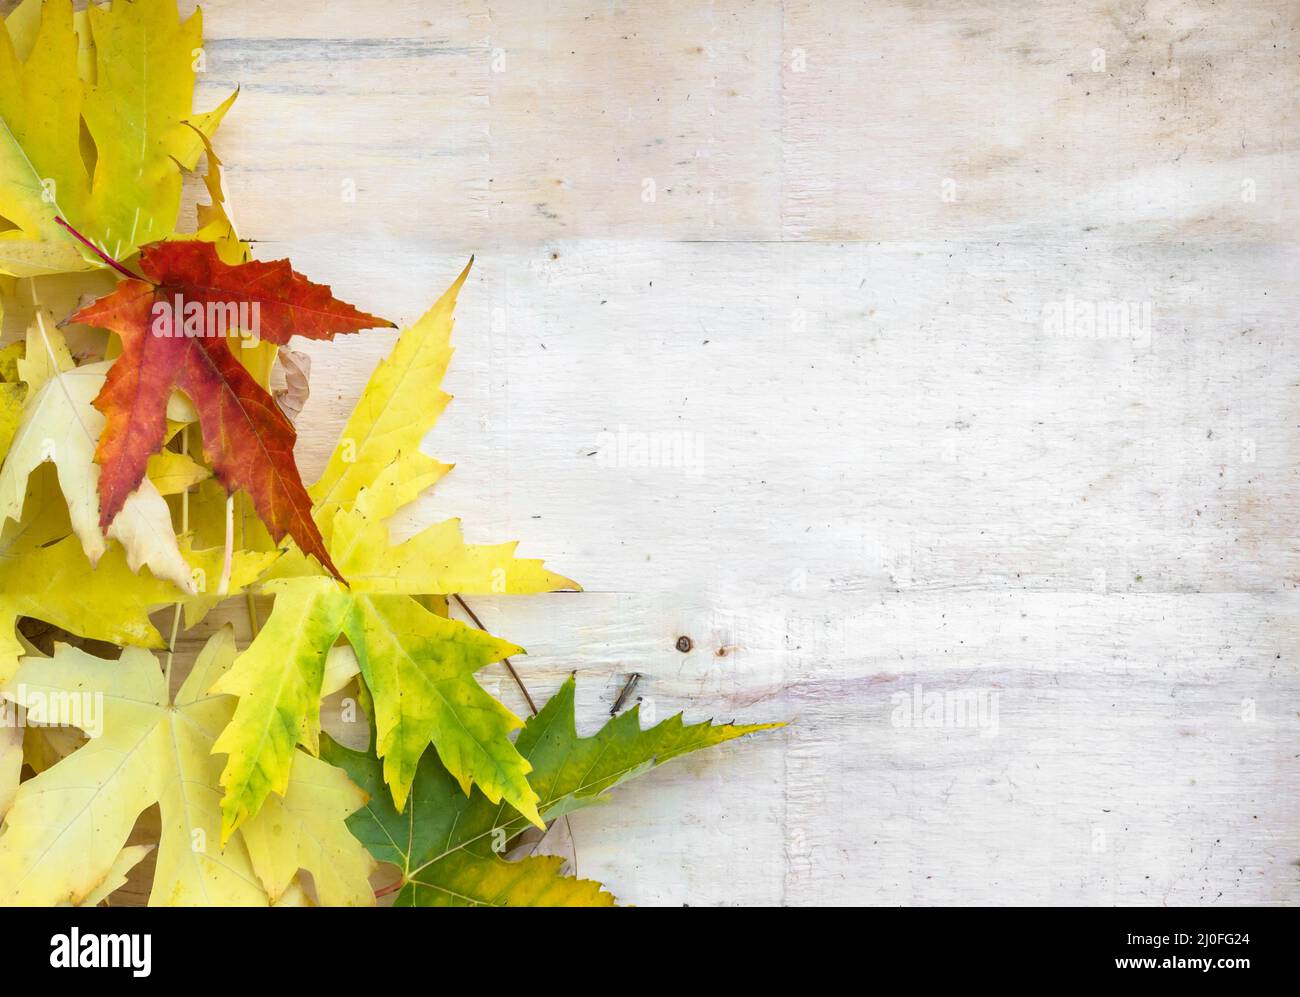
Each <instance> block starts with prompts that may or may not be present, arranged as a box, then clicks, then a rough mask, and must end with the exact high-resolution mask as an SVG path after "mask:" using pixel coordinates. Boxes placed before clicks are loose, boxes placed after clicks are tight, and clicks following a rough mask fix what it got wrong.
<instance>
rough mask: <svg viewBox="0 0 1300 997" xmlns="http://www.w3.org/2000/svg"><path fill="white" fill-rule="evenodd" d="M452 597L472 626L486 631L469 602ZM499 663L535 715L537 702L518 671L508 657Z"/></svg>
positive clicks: (455, 596) (456, 596) (458, 597)
mask: <svg viewBox="0 0 1300 997" xmlns="http://www.w3.org/2000/svg"><path fill="white" fill-rule="evenodd" d="M452 598H453V599H455V600H456V602H457V603H458V604H459V605H460V608H461V609H463V610H465V612H466V613H468V614H469V618H470V619H471V620H473V621H474V626H476V627H478V628H479V629H480V630H483V631H485V632H486V630H487V628H486V627H485V626H483V623H482V621H481V620H479V618H478V616H477V615H475V613H474V610H472V609H470V608H469V603H467V602H466V601H465V600H464V599H462V598H461V597H460V596H458V595H455V594H453V595H452ZM501 663H502V664H504V665H505V666H506V670H507V671H508V672H510V677H511V678H512V679H514V680H515V685H517V686H519V691H520V692H522V693H523V694H524V699H525V700H527V701H528V709H529V710H530V711H531V712H532V715H533V716H537V704H536V703H534V702H533V697H532V694H531V693H529V691H528V686H526V685H524V680H523V679H521V678H520V677H519V673H518V672H517V671H515V666H514V665H512V664H511V663H510V659H509V658H502V659H501Z"/></svg>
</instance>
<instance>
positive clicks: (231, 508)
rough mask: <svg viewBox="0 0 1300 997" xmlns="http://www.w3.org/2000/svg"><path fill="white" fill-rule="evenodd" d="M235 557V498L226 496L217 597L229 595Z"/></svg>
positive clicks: (231, 495)
mask: <svg viewBox="0 0 1300 997" xmlns="http://www.w3.org/2000/svg"><path fill="white" fill-rule="evenodd" d="M234 557H235V496H234V494H233V493H232V494H230V495H227V496H226V554H225V557H224V558H223V559H222V562H221V581H220V582H219V583H218V584H217V595H219V596H221V597H223V598H224V597H225V596H227V595H229V594H230V569H231V564H232V562H233V561H234Z"/></svg>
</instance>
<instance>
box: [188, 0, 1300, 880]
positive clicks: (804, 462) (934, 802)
mask: <svg viewBox="0 0 1300 997" xmlns="http://www.w3.org/2000/svg"><path fill="white" fill-rule="evenodd" d="M204 15H205V19H206V29H207V36H208V39H209V40H208V43H207V53H206V54H207V72H206V75H205V77H204V81H203V85H202V100H201V103H202V104H203V105H204V106H207V105H208V104H211V103H214V102H215V101H216V100H217V99H219V98H220V97H221V96H223V95H224V94H225V93H226V92H228V91H229V89H230V88H232V87H233V86H235V85H238V86H240V87H241V88H242V91H241V95H240V99H239V101H238V102H237V104H236V106H235V108H234V110H233V111H232V113H231V114H230V116H229V117H228V118H227V122H226V124H225V125H224V126H223V128H222V131H221V133H220V134H219V136H218V148H219V150H220V153H221V155H222V157H223V159H224V160H225V161H226V163H227V167H228V172H227V179H228V185H229V187H230V188H231V197H232V199H233V203H234V210H235V215H236V218H237V220H238V221H239V223H240V227H241V231H242V232H243V233H244V234H245V235H246V236H248V237H251V238H255V239H257V240H259V245H258V252H259V255H260V256H261V257H262V258H268V259H269V258H272V257H277V256H283V255H288V256H291V257H292V258H293V260H294V263H295V266H296V267H297V268H298V269H299V270H301V271H303V272H305V273H308V274H310V275H312V277H313V279H316V280H321V281H324V282H328V283H330V284H331V285H332V286H333V287H334V289H335V291H336V292H337V293H339V294H340V295H341V296H343V297H345V298H347V299H348V300H350V301H355V302H356V303H357V304H358V305H359V306H360V307H362V308H365V309H366V310H369V311H375V312H377V313H379V314H383V315H385V316H387V317H389V318H392V319H394V320H396V321H399V322H402V321H409V320H411V319H413V318H415V317H416V316H418V315H419V314H420V312H421V311H422V310H423V309H424V308H425V307H426V306H427V305H428V304H429V303H430V302H431V301H432V300H433V299H434V298H435V297H436V295H437V294H438V293H439V292H440V291H441V290H442V288H443V287H444V286H445V285H446V284H447V283H448V282H449V281H450V280H451V279H452V277H454V275H455V274H456V273H457V272H458V270H459V268H460V267H461V266H462V265H463V262H464V260H465V258H466V257H468V256H469V255H470V254H471V253H476V254H477V263H476V266H475V269H474V272H473V274H472V275H471V277H470V280H469V283H468V284H467V285H466V288H465V290H464V292H463V293H462V296H461V309H460V312H459V318H458V323H457V345H458V352H457V355H456V359H455V361H454V363H453V368H452V371H451V375H450V382H449V385H448V387H449V390H451V391H452V392H453V393H454V394H455V395H456V401H455V402H454V403H453V404H452V406H451V409H450V410H449V412H448V414H447V415H446V416H445V417H444V419H443V421H442V423H441V424H440V425H439V427H438V428H437V429H436V430H435V432H434V434H433V435H432V437H431V438H430V440H429V441H428V443H427V449H428V450H429V452H431V453H434V454H436V455H437V456H438V457H439V458H441V459H444V460H449V461H454V462H456V464H457V468H456V470H455V472H454V473H453V474H452V475H451V476H450V477H449V478H448V479H447V480H446V481H445V482H443V483H441V484H440V485H439V486H438V489H437V493H436V496H434V497H433V498H432V499H430V500H428V501H425V502H422V503H421V504H420V505H419V506H418V508H417V509H416V510H414V512H412V513H411V514H409V515H408V517H407V520H406V523H407V525H408V527H413V526H414V525H416V524H418V523H423V522H428V521H430V520H432V519H433V518H434V517H439V516H445V515H450V514H457V515H463V516H464V518H465V522H466V529H467V533H468V534H469V536H470V538H471V539H474V540H488V539H504V538H519V539H521V540H522V552H523V553H524V554H526V555H532V556H545V557H546V558H547V560H548V561H549V562H550V563H551V564H552V565H553V566H554V567H555V568H556V569H557V570H559V571H562V572H563V573H565V574H567V575H571V576H573V577H575V578H578V579H579V580H581V581H582V582H583V583H584V585H585V586H587V588H588V591H587V592H586V593H583V594H580V595H557V596H550V597H544V598H532V599H509V600H505V599H503V600H500V601H499V602H497V601H493V600H488V599H481V600H476V601H475V608H476V610H478V611H479V613H480V615H482V616H483V618H484V622H485V623H487V624H488V625H489V627H490V628H492V629H493V630H494V631H495V632H497V633H499V634H500V635H501V636H503V637H505V638H507V639H509V640H512V641H515V642H517V643H520V644H522V645H523V646H525V647H527V648H528V650H529V652H530V653H529V655H528V656H527V657H526V658H523V659H521V660H520V661H519V662H518V665H519V667H520V669H521V671H522V673H523V674H524V675H525V677H526V680H527V682H528V683H529V685H530V687H531V688H532V689H533V692H534V694H535V695H538V696H541V697H544V696H546V695H548V694H549V693H550V692H551V691H553V690H554V689H555V688H556V687H557V686H558V684H559V683H560V681H562V679H563V677H564V676H565V675H566V674H567V673H568V672H570V671H573V670H576V671H577V672H578V677H579V685H578V694H579V706H580V711H581V719H582V720H583V721H584V722H585V723H586V724H587V726H588V728H592V727H594V726H596V725H597V724H598V723H599V722H600V721H601V720H602V718H604V717H607V716H608V712H609V709H610V706H611V704H612V703H613V701H614V699H615V697H616V696H617V693H618V690H619V689H620V688H621V686H622V685H623V682H624V681H625V679H626V677H627V675H628V673H630V672H634V671H635V672H639V673H641V675H642V676H643V677H642V679H641V680H640V683H639V685H638V688H637V694H638V696H640V697H641V698H642V700H643V709H646V710H649V711H651V712H653V713H654V714H656V715H657V716H658V717H660V718H662V717H664V716H667V715H669V714H670V713H672V712H675V711H676V710H678V709H685V710H686V712H687V715H688V717H690V718H693V719H698V718H703V717H706V716H710V715H712V716H715V717H718V718H724V719H731V718H732V717H735V718H738V719H741V720H748V721H755V720H770V719H789V720H791V721H792V725H791V726H790V727H789V728H788V729H786V730H785V731H782V732H780V733H777V734H775V735H770V736H765V737H761V738H757V739H751V740H749V741H746V742H743V743H741V744H738V745H734V746H729V747H727V748H724V749H721V750H718V751H716V752H713V753H711V754H708V755H706V756H703V757H693V758H691V759H687V760H684V761H682V762H678V763H674V765H672V766H669V767H666V768H665V769H664V770H662V771H659V772H656V773H655V774H653V775H650V776H647V777H646V778H645V779H643V780H641V781H640V782H639V783H637V784H636V785H635V786H633V787H629V788H626V789H624V790H622V791H620V792H619V794H618V798H617V800H616V801H615V802H614V804H613V805H611V806H609V807H606V808H603V809H598V810H595V811H589V812H584V813H582V814H579V815H577V816H575V817H574V818H573V821H572V823H573V832H574V839H575V842H576V847H577V852H578V870H579V872H580V873H581V874H583V875H590V876H594V877H597V878H599V879H602V880H603V881H605V882H606V883H607V884H609V887H610V889H611V890H612V891H613V892H614V893H615V894H616V895H618V896H619V897H620V898H621V899H623V900H625V901H628V902H633V903H638V904H658V903H664V904H681V903H689V904H760V903H761V904H772V903H789V904H824V903H869V904H914V903H915V904H972V903H982V904H1011V903H1022V904H1161V903H1167V904H1196V903H1222V904H1228V903H1232V904H1294V903H1296V902H1297V901H1300V882H1298V879H1297V874H1296V864H1297V860H1300V803H1298V802H1297V795H1296V785H1297V776H1298V775H1300V771H1298V766H1297V760H1296V745H1297V734H1300V712H1298V711H1300V680H1298V677H1297V669H1296V655H1297V652H1298V651H1300V648H1298V647H1297V640H1296V634H1297V617H1298V611H1300V602H1298V600H1300V595H1297V589H1296V580H1297V576H1298V574H1300V560H1298V551H1297V546H1296V542H1295V537H1296V535H1297V527H1298V526H1300V523H1298V522H1297V516H1298V512H1297V509H1298V505H1297V499H1298V498H1300V477H1298V475H1297V470H1296V467H1297V459H1296V458H1297V456H1298V453H1297V451H1298V450H1300V433H1298V432H1297V415H1298V414H1300V409H1298V407H1297V395H1296V379H1297V362H1296V361H1297V351H1296V332H1295V326H1296V319H1297V316H1298V315H1300V291H1298V290H1297V285H1296V280H1295V273H1296V265H1297V243H1296V238H1295V233H1296V231H1297V221H1300V196H1298V195H1297V189H1298V188H1297V183H1296V181H1297V179H1300V177H1298V176H1297V173H1298V172H1300V171H1298V169H1297V168H1298V166H1300V158H1298V156H1297V153H1296V151H1295V150H1296V149H1297V148H1298V147H1300V114H1298V113H1297V110H1296V105H1295V101H1294V93H1295V92H1296V85H1297V82H1300V79H1298V76H1300V62H1298V60H1297V57H1296V44H1297V21H1298V20H1300V8H1297V7H1296V5H1295V4H1293V3H1290V2H1282V0H1279V2H1267V0H1233V2H1226V3H1219V4H1217V5H1204V4H1199V3H1191V2H1172V0H1164V2H1157V0H1151V2H1136V0H1113V2H1108V3H1095V2H1085V3H1078V2H1063V0H1051V2H1045V3H1041V4H1034V5H1029V6H1026V5H1024V4H1020V3H1013V2H1010V0H1007V2H944V0H926V2H913V3H905V2H899V0H885V2H873V3H851V2H846V0H839V2H834V3H812V2H801V0H798V2H797V0H789V2H785V3H770V2H749V0H735V2H714V3H700V2H659V3H653V4H630V3H617V2H614V3H602V4H590V3H581V2H576V0H562V2H551V3H546V4H529V3H520V2H507V3H504V4H500V3H498V4H492V5H490V6H488V5H485V4H483V3H481V2H473V0H468V2H466V0H459V2H449V3H443V4H429V3H423V2H416V0H407V2H396V0H394V2H386V0H385V2H380V0H374V2H368V3H365V4H313V3H307V2H302V0H286V2H279V3H275V4H254V3H250V2H247V0H230V2H221V0H218V2H214V3H208V4H205V5H204ZM1099 51H1100V52H1101V53H1102V54H1103V56H1104V67H1102V68H1097V67H1098V65H1099V62H1098V58H1099V57H1098V52H1099ZM648 181H649V182H652V183H653V187H654V199H653V200H648V199H647V197H646V196H645V195H646V192H647V191H648V189H649V185H648V183H647V182H648ZM353 192H355V198H351V197H350V194H351V193H353ZM1125 304H1131V305H1132V306H1133V307H1134V308H1135V309H1136V311H1135V313H1134V314H1135V315H1136V316H1138V323H1137V326H1135V327H1130V328H1129V329H1128V331H1127V332H1126V334H1125V335H1122V336H1120V335H1114V336H1105V337H1101V338H1097V337H1095V336H1094V337H1088V338H1084V337H1080V336H1072V335H1063V334H1060V333H1059V332H1058V331H1057V330H1056V328H1055V327H1054V326H1053V324H1052V316H1053V315H1056V314H1064V312H1070V313H1072V314H1076V315H1077V316H1081V317H1080V318H1079V319H1078V321H1079V322H1083V321H1085V320H1086V319H1087V318H1088V317H1089V316H1095V315H1112V316H1113V315H1115V314H1118V313H1117V312H1116V309H1118V308H1119V307H1120V306H1122V305H1125ZM1143 315H1145V316H1148V318H1147V319H1146V320H1145V321H1144V320H1143V319H1142V318H1141V316H1143ZM1104 321H1108V322H1112V323H1113V321H1114V319H1113V318H1111V319H1106V320H1104ZM1075 328H1076V329H1077V328H1078V325H1077V324H1076V326H1075ZM1107 328H1108V329H1110V330H1112V331H1113V330H1114V326H1113V324H1112V325H1109V326H1107ZM391 342H392V336H391V335H388V334H382V333H380V334H366V335H364V336H361V337H351V338H349V339H348V341H343V340H340V341H339V342H337V343H335V344H332V345H327V346H318V345H317V344H310V345H307V346H304V347H303V348H304V349H305V350H306V351H308V352H310V353H311V355H312V360H313V377H312V380H313V394H312V397H311V399H310V400H309V402H308V404H307V408H306V410H305V412H304V413H303V415H302V417H301V419H300V423H299V425H300V426H301V427H302V436H301V439H300V442H299V457H300V461H301V462H302V464H303V465H304V469H305V472H307V473H308V475H310V473H311V472H315V471H317V470H319V468H321V467H322V466H323V464H324V460H325V457H326V455H327V454H328V452H329V449H330V448H331V446H332V444H333V441H334V439H335V438H336V436H337V434H338V432H339V430H340V429H341V427H342V425H343V422H344V420H345V418H346V416H347V413H348V411H349V410H350V408H351V405H352V403H353V402H354V401H355V400H356V398H357V397H358V395H359V393H360V391H361V387H362V385H363V383H364V381H365V378H366V376H367V375H368V373H369V371H370V369H371V367H372V365H373V364H374V363H375V362H376V360H377V359H378V358H379V357H380V356H382V355H383V354H384V353H385V351H386V350H387V349H388V347H389V345H390V344H391ZM652 453H653V454H654V455H655V457H654V458H653V459H652V458H651V456H650V455H651V454H652ZM683 635H686V636H689V637H690V638H691V641H692V644H693V649H692V650H691V651H690V652H689V653H681V652H679V651H678V650H676V649H675V643H676V641H677V640H678V638H679V637H680V636H683ZM490 681H493V682H495V683H497V688H499V690H500V693H501V695H502V697H503V698H504V699H505V700H506V701H507V702H508V703H510V704H511V705H512V706H513V707H515V708H517V709H522V708H523V707H522V701H521V700H520V699H519V698H518V696H517V695H516V694H515V692H514V690H513V689H512V688H511V687H510V684H509V681H508V679H506V678H505V677H504V674H503V673H501V674H497V673H493V674H492V675H491V676H490ZM918 688H919V691H920V693H921V695H924V694H926V693H939V694H944V693H960V692H966V693H970V694H973V695H974V696H975V697H976V701H977V702H978V703H980V704H981V705H982V706H984V707H985V708H986V709H989V710H991V708H992V707H993V706H994V705H996V724H993V723H992V717H991V716H990V715H988V714H986V715H985V720H986V721H988V722H986V723H985V724H984V726H983V727H982V729H981V728H980V727H978V726H975V727H972V726H971V725H969V724H966V725H961V724H958V723H956V722H955V721H954V722H947V723H945V724H943V725H940V726H935V727H931V726H926V725H925V724H924V723H921V724H913V725H911V726H906V725H902V724H901V723H900V720H899V715H898V711H899V709H900V708H901V704H904V703H909V702H911V700H912V697H913V695H914V694H916V692H917V691H918ZM325 720H326V724H327V726H332V727H333V729H335V730H336V731H340V732H341V733H342V734H343V736H347V731H346V730H345V729H344V728H343V727H341V726H340V722H339V718H338V715H337V709H336V708H335V707H334V706H331V707H330V708H328V709H327V710H326V716H325Z"/></svg>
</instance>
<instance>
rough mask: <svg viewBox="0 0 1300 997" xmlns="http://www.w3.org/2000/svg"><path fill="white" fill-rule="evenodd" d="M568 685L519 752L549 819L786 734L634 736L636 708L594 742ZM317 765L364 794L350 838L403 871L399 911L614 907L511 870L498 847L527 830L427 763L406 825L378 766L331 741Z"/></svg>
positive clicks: (524, 870) (705, 728) (689, 729)
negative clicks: (621, 788) (675, 765)
mask: <svg viewBox="0 0 1300 997" xmlns="http://www.w3.org/2000/svg"><path fill="white" fill-rule="evenodd" d="M574 688H575V685H574V680H573V678H572V677H570V679H569V680H568V681H567V682H566V683H565V684H564V685H563V686H562V687H561V689H560V691H559V692H557V693H556V694H555V695H554V696H553V697H552V698H551V700H550V701H549V702H548V703H547V704H546V706H545V707H544V708H543V709H542V711H541V713H539V714H537V716H535V717H533V718H532V719H531V720H529V721H528V723H527V724H526V725H525V726H524V729H523V731H521V732H520V734H519V740H518V741H517V742H516V747H517V748H518V749H519V752H520V754H522V755H523V756H524V757H525V758H527V759H528V761H529V762H530V763H531V765H532V772H531V773H530V774H529V777H528V778H529V781H530V782H531V783H532V785H533V787H534V788H535V789H536V791H537V795H538V807H539V809H540V810H541V812H542V816H543V817H544V819H546V820H554V819H555V818H557V817H561V816H563V815H564V814H567V813H571V812H573V811H574V810H577V809H580V808H582V807H585V806H589V805H590V804H592V803H596V802H598V801H600V800H601V798H602V797H603V796H604V795H605V794H607V793H608V792H609V791H610V790H611V789H613V788H614V787H615V786H618V785H620V784H622V783H624V782H626V781H627V780H629V779H632V778H634V777H636V776H638V775H641V774H642V773H644V772H647V771H649V770H650V769H651V768H654V767H655V766H657V765H662V764H663V763H664V762H666V761H669V760H670V759H673V758H677V757H678V756H680V755H685V754H688V753H689V752H692V751H698V750H699V749H701V748H707V747H711V746H712V745H715V744H721V743H723V742H724V741H731V740H734V739H735V738H738V737H743V736H744V735H746V734H752V733H754V732H755V731H760V730H769V729H772V728H775V727H780V726H782V725H781V724H745V725H733V724H720V725H714V724H713V723H711V722H709V721H705V722H704V723H699V724H684V723H683V722H682V717H681V714H677V715H676V716H673V717H669V718H668V719H667V720H665V721H663V722H662V723H660V724H658V725H657V726H655V727H651V728H649V729H648V730H642V729H641V721H640V718H639V715H638V707H633V708H632V709H631V710H629V711H627V712H626V713H624V714H622V715H620V716H618V717H616V718H615V719H613V720H611V721H609V723H607V724H605V726H604V727H603V728H601V730H600V732H599V733H597V734H595V735H594V736H592V737H579V736H578V732H577V728H576V726H575V724H574V716H573V704H574ZM321 756H322V757H323V758H324V759H325V760H326V761H328V762H329V763H330V764H332V765H337V766H338V767H339V768H341V769H343V770H344V771H346V772H347V773H348V775H349V776H350V777H351V778H352V781H353V782H355V783H356V784H357V785H358V786H360V787H361V788H362V789H363V790H365V791H366V792H367V793H369V794H370V800H369V802H368V803H367V804H366V805H365V806H364V807H362V808H361V809H360V810H358V811H357V812H356V813H355V814H353V815H352V816H351V817H350V818H348V827H349V828H350V829H351V830H352V833H353V834H355V835H356V836H357V838H358V839H359V840H360V841H361V843H362V844H364V845H365V846H366V848H368V849H369V850H370V854H371V855H373V856H374V857H375V858H376V859H378V860H379V861H380V862H388V863H390V864H392V865H395V866H397V867H398V868H399V869H401V870H402V884H403V885H402V888H401V890H400V891H399V892H398V894H397V900H396V903H397V906H399V907H440V906H456V907H459V906H472V907H477V906H488V907H554V906H561V907H608V906H612V905H613V903H614V898H613V897H612V896H610V894H609V893H607V892H605V890H604V889H603V888H602V887H601V885H600V884H599V883H596V882H593V881H591V880H584V879H575V878H573V877H570V876H564V875H562V874H561V872H560V866H561V860H560V859H559V858H558V857H555V856H537V857H529V858H525V859H521V860H519V861H517V862H511V861H507V860H506V859H504V858H503V857H502V856H501V852H502V851H504V850H505V845H506V843H507V842H509V841H510V840H511V839H512V838H514V837H515V836H516V835H518V834H519V833H520V832H521V831H523V830H525V829H526V828H527V827H528V826H529V822H528V821H527V820H525V819H524V818H523V817H522V816H521V815H520V814H518V813H517V812H515V811H513V810H511V808H510V807H508V806H506V805H504V804H502V803H493V802H492V801H491V800H489V799H488V798H487V797H485V796H484V795H483V794H482V793H479V792H477V791H475V792H473V793H472V794H470V796H468V797H466V796H465V794H464V793H462V792H460V788H459V786H458V785H457V783H456V780H455V779H454V778H452V776H451V775H450V773H448V772H447V770H446V768H444V767H443V766H442V765H441V764H440V763H439V761H438V758H437V756H436V755H435V754H434V753H433V752H428V753H426V754H425V756H424V757H423V758H422V759H421V760H420V767H419V772H418V773H417V775H416V777H415V783H414V785H413V787H412V789H411V795H410V800H409V801H408V803H407V806H408V807H409V808H410V813H409V814H402V813H399V812H398V811H397V810H396V809H395V808H394V807H393V805H392V803H391V801H390V800H389V798H388V795H387V794H386V793H384V792H383V791H382V788H383V778H382V772H381V770H380V763H379V761H378V760H377V759H376V758H374V757H373V756H372V755H371V754H370V753H369V752H364V751H352V750H351V749H349V748H345V747H343V746H342V745H340V744H338V743H337V742H335V741H332V740H330V739H329V738H328V737H326V738H325V739H324V741H323V742H322V750H321Z"/></svg>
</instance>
